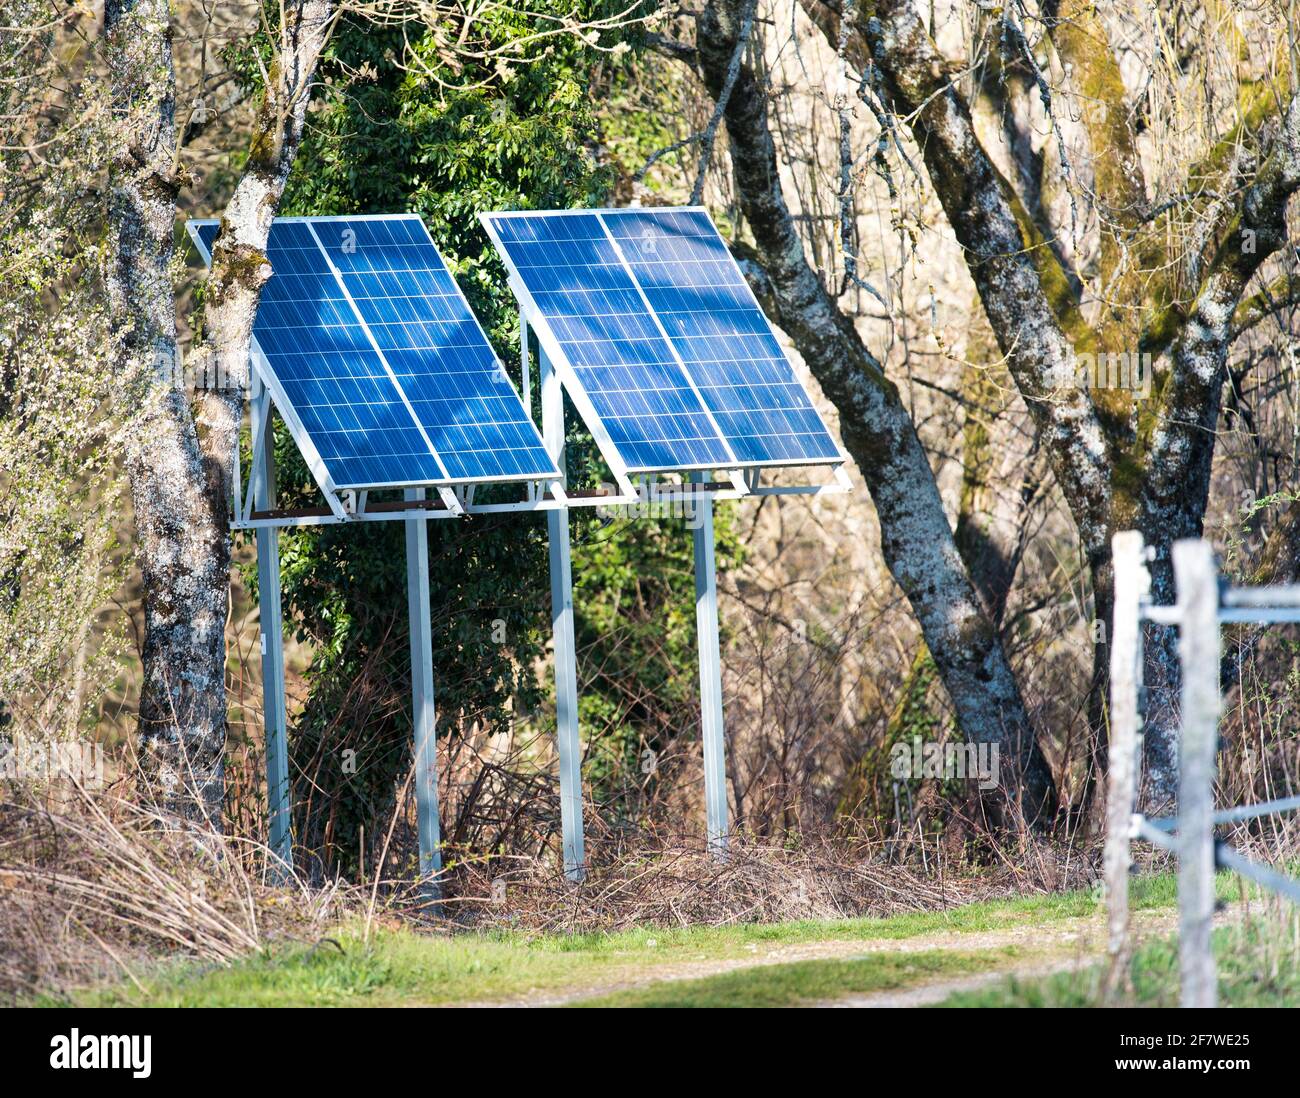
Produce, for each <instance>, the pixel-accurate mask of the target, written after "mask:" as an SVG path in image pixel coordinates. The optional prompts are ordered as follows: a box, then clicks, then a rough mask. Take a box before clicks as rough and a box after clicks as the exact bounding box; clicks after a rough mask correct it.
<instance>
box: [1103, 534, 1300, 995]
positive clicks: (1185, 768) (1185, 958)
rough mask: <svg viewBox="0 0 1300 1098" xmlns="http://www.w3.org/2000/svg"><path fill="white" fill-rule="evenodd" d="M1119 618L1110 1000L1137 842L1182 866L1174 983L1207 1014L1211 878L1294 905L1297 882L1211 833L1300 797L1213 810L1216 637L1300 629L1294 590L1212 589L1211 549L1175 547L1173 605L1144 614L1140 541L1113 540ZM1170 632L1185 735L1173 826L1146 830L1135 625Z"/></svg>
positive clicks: (1285, 807) (1298, 594) (1110, 827)
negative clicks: (1174, 632)
mask: <svg viewBox="0 0 1300 1098" xmlns="http://www.w3.org/2000/svg"><path fill="white" fill-rule="evenodd" d="M1112 547H1113V560H1114V568H1115V616H1114V622H1113V626H1112V636H1111V655H1110V694H1111V706H1110V722H1111V723H1110V760H1109V774H1108V778H1107V799H1106V800H1107V803H1106V848H1105V856H1104V868H1103V873H1104V876H1105V883H1106V897H1107V916H1108V923H1107V926H1108V939H1109V941H1108V945H1109V951H1110V971H1109V973H1108V976H1107V985H1108V987H1111V988H1114V987H1115V986H1117V984H1118V983H1119V981H1120V980H1121V978H1122V976H1123V973H1124V972H1125V971H1126V969H1127V966H1128V960H1129V954H1130V944H1129V917H1128V875H1129V869H1130V866H1131V865H1132V851H1131V849H1130V845H1131V843H1132V841H1133V840H1134V839H1141V840H1143V841H1145V842H1149V843H1153V844H1155V845H1156V846H1159V847H1161V848H1163V849H1165V850H1169V851H1172V852H1173V853H1175V854H1177V855H1178V932H1179V947H1178V949H1179V971H1180V978H1181V985H1182V994H1181V1001H1182V1005H1183V1006H1196V1007H1203V1006H1214V1005H1215V1003H1216V1001H1217V997H1218V986H1217V975H1216V972H1215V965H1214V952H1213V950H1212V948H1211V944H1210V932H1211V929H1212V924H1213V917H1214V898H1215V897H1214V869H1215V867H1216V866H1218V867H1220V868H1224V869H1229V870H1232V871H1233V872H1235V873H1239V874H1241V875H1242V876H1243V877H1247V878H1248V879H1250V880H1252V881H1254V882H1255V883H1256V884H1259V885H1261V886H1262V887H1264V888H1267V889H1269V890H1271V891H1273V892H1276V893H1277V894H1278V895H1280V896H1284V897H1286V898H1287V899H1289V900H1291V901H1292V902H1293V903H1297V904H1300V882H1297V881H1295V880H1293V879H1292V878H1290V877H1287V876H1286V875H1285V874H1282V873H1279V872H1278V871H1277V870H1275V869H1273V868H1272V867H1270V866H1266V865H1261V864H1259V863H1258V862H1254V861H1251V860H1250V859H1249V858H1247V857H1245V856H1244V855H1242V854H1241V853H1239V852H1238V851H1236V850H1234V849H1233V848H1232V847H1231V846H1229V845H1228V844H1227V843H1226V842H1223V841H1216V839H1215V837H1214V827H1215V825H1216V824H1226V823H1237V822H1240V821H1242V820H1249V819H1255V818H1257V817H1259V816H1264V815H1273V814H1277V813H1282V812H1291V811H1295V810H1297V809H1300V796H1295V797H1283V798H1279V799H1277V800H1272V801H1266V802H1262V803H1259V804H1250V805H1239V806H1236V807H1233V808H1227V809H1221V810H1219V811H1217V812H1216V811H1215V810H1214V777H1215V772H1216V769H1217V759H1218V738H1219V716H1220V713H1221V711H1222V698H1221V697H1220V688H1219V667H1220V651H1219V645H1220V633H1219V629H1220V626H1221V625H1222V624H1223V623H1225V622H1256V623H1260V624H1276V623H1282V622H1300V585H1291V586H1286V587H1227V586H1226V585H1224V584H1222V583H1221V581H1220V578H1219V573H1218V568H1217V566H1216V565H1215V561H1214V553H1213V550H1212V549H1211V547H1210V544H1209V542H1207V541H1204V540H1201V539H1195V540H1187V541H1179V542H1176V543H1175V544H1174V547H1173V563H1174V578H1175V581H1176V585H1177V601H1176V602H1175V604H1174V605H1173V606H1154V605H1152V604H1151V578H1150V574H1149V573H1148V571H1147V560H1148V559H1149V557H1148V553H1147V549H1146V547H1145V546H1144V544H1143V541H1142V535H1141V534H1139V533H1137V532H1136V531H1125V532H1123V533H1119V534H1116V535H1115V537H1114V540H1113V542H1112ZM1143 621H1150V622H1156V623H1159V624H1161V625H1176V626H1178V630H1179V638H1178V654H1179V663H1180V665H1181V671H1182V686H1181V695H1180V700H1181V706H1182V735H1181V741H1180V750H1179V783H1178V815H1177V816H1174V817H1171V818H1168V819H1148V818H1147V817H1145V816H1144V815H1143V814H1142V813H1140V812H1137V811H1135V801H1136V797H1137V788H1138V751H1139V747H1140V744H1141V723H1142V712H1141V697H1142V622H1143Z"/></svg>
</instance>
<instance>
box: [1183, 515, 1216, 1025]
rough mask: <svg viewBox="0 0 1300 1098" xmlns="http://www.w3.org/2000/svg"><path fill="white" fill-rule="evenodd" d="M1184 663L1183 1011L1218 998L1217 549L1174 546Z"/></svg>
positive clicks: (1185, 543) (1190, 543)
mask: <svg viewBox="0 0 1300 1098" xmlns="http://www.w3.org/2000/svg"><path fill="white" fill-rule="evenodd" d="M1173 560H1174V579H1175V582H1176V583H1177V587H1178V610H1179V628H1180V632H1181V637H1180V643H1179V645H1178V649H1179V657H1180V661H1181V664H1182V680H1183V681H1182V719H1183V735H1182V744H1181V754H1182V758H1181V765H1180V767H1179V784H1178V817H1179V818H1178V952H1179V968H1180V971H1181V974H1182V1005H1183V1006H1185V1007H1212V1006H1214V1005H1215V1003H1216V1000H1217V998H1218V980H1217V978H1216V976H1215V967H1214V953H1213V951H1212V949H1211V943H1210V932H1211V930H1212V928H1213V922H1214V821H1213V814H1214V772H1215V761H1216V759H1217V756H1218V739H1219V711H1220V706H1221V700H1220V697H1219V581H1218V574H1217V572H1216V569H1215V565H1214V551H1213V550H1212V549H1211V547H1210V543H1209V542H1207V541H1201V540H1199V539H1198V540H1186V541H1178V542H1175V543H1174V546H1173Z"/></svg>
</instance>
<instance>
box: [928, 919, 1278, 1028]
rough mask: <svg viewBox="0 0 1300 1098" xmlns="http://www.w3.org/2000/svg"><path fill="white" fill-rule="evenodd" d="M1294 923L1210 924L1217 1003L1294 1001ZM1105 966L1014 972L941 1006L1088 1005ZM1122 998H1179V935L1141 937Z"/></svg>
mask: <svg viewBox="0 0 1300 1098" xmlns="http://www.w3.org/2000/svg"><path fill="white" fill-rule="evenodd" d="M1294 935H1295V929H1294V924H1288V923H1286V922H1283V921H1279V920H1276V919H1267V918H1266V919H1252V920H1251V921H1250V922H1248V923H1244V924H1242V925H1239V926H1228V927H1221V928H1219V929H1218V930H1216V931H1215V932H1214V955H1215V963H1216V968H1217V970H1218V975H1219V1003H1220V1005H1222V1006H1231V1007H1281V1006H1292V1007H1294V1006H1300V942H1297V940H1296V938H1295V937H1294ZM1104 971H1105V970H1104V967H1103V966H1102V965H1096V966H1094V967H1092V968H1089V969H1087V970H1085V971H1083V972H1072V973H1061V974H1058V975H1055V976H1050V977H1045V978H1043V979H1041V980H1017V979H1015V978H1014V977H1011V978H1009V979H1007V980H1006V981H1005V982H1003V983H1001V984H996V985H994V986H992V987H988V988H982V989H980V990H978V991H970V992H959V993H957V994H955V995H951V996H949V997H948V998H947V999H945V1000H944V1002H943V1004H942V1005H943V1006H947V1007H1091V1006H1100V1005H1102V992H1101V981H1102V976H1103V974H1104ZM1129 974H1130V979H1131V982H1132V983H1131V987H1130V988H1129V989H1127V991H1126V992H1125V994H1124V996H1123V998H1122V1000H1121V1001H1122V1003H1123V1005H1125V1006H1142V1007H1176V1006H1177V1005H1178V984H1179V973H1178V941H1177V939H1176V938H1170V939H1165V940H1162V941H1157V942H1148V943H1147V944H1146V945H1144V946H1142V947H1140V948H1139V949H1138V950H1137V952H1136V953H1135V954H1134V955H1133V960H1132V962H1131V964H1130V968H1129Z"/></svg>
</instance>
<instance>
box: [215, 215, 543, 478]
mask: <svg viewBox="0 0 1300 1098" xmlns="http://www.w3.org/2000/svg"><path fill="white" fill-rule="evenodd" d="M193 231H194V233H195V236H196V239H197V241H198V243H199V244H200V246H201V248H202V250H203V251H204V258H205V259H208V258H209V257H210V255H211V251H212V244H213V241H214V240H215V239H216V234H217V224H216V222H209V221H203V222H195V223H193ZM267 257H268V259H269V260H270V262H271V267H272V269H273V270H274V272H275V273H274V275H273V276H272V278H271V280H270V281H269V282H268V283H267V284H266V286H265V287H264V288H263V290H262V298H261V302H260V304H259V306H258V310H257V319H256V322H255V323H254V326H253V338H254V341H255V353H257V354H259V355H260V358H261V367H262V370H261V372H262V373H263V374H264V375H265V377H264V380H265V381H266V383H267V386H268V387H269V388H270V389H271V392H272V394H273V396H274V398H275V401H276V405H277V406H278V407H279V408H280V411H281V414H282V415H283V416H284V418H285V421H286V423H288V424H289V426H290V429H291V430H292V431H293V433H294V436H295V441H296V442H297V443H298V445H299V447H300V448H301V449H302V450H303V454H304V456H305V457H306V458H307V459H308V461H309V463H313V464H314V461H315V459H317V458H318V459H319V464H320V466H321V467H322V468H321V469H320V470H314V471H316V472H317V475H318V476H321V473H322V472H323V474H324V476H323V478H322V479H323V480H324V481H325V482H326V483H325V484H324V486H325V487H327V488H334V489H342V488H376V487H384V486H390V485H416V484H449V483H453V482H475V481H477V482H485V481H502V480H518V479H536V478H544V477H549V476H557V475H558V471H557V470H556V468H555V464H554V462H552V461H551V459H550V456H549V455H548V454H547V453H546V450H545V447H544V446H543V444H542V440H541V436H540V435H539V434H538V432H537V428H536V427H535V426H534V425H533V423H532V420H531V419H530V418H529V417H528V414H527V412H526V411H525V410H524V407H523V404H522V403H521V402H520V400H519V397H518V395H517V394H516V393H515V390H514V387H513V386H512V385H511V383H510V380H509V378H508V377H507V376H506V373H505V370H504V368H503V367H502V366H501V364H500V363H499V362H498V361H497V359H496V356H495V354H494V353H493V351H492V348H491V346H490V345H489V344H488V342H487V338H486V336H484V334H483V330H482V328H481V327H480V326H479V324H478V321H477V320H475V319H474V315H473V313H471V311H470V308H469V305H468V303H467V302H466V301H465V299H464V297H463V296H461V293H460V291H459V290H458V289H457V287H456V284H455V282H454V281H453V280H452V277H451V275H450V273H449V272H448V271H447V267H446V265H445V264H444V262H443V260H442V257H441V256H440V255H439V254H438V250H437V249H436V248H435V247H434V245H433V241H432V240H431V239H430V238H429V234H428V232H427V231H426V230H425V228H424V224H423V223H422V222H421V221H420V219H419V218H418V217H415V216H413V215H399V216H392V217H340V218H332V217H324V218H277V219H276V220H275V222H274V224H273V225H272V228H271V233H270V240H269V243H268V246H267Z"/></svg>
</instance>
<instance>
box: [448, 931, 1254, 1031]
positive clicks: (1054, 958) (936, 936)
mask: <svg viewBox="0 0 1300 1098" xmlns="http://www.w3.org/2000/svg"><path fill="white" fill-rule="evenodd" d="M1233 917H1235V914H1234V913H1233V912H1232V911H1229V912H1228V913H1226V914H1225V915H1221V916H1219V918H1218V919H1216V922H1218V921H1220V920H1221V919H1229V918H1233ZM1177 923H1178V915H1177V912H1176V911H1174V910H1172V909H1170V910H1160V911H1138V912H1134V914H1133V932H1134V937H1135V939H1137V940H1142V939H1146V938H1151V937H1157V936H1162V935H1167V934H1169V933H1172V932H1173V930H1174V929H1175V928H1176V927H1177ZM1105 945H1106V923H1105V916H1104V914H1097V915H1092V916H1089V917H1088V918H1083V919H1061V920H1057V921H1054V922H1050V923H1045V924H1044V923H1029V924H1026V925H1024V926H1014V927H1002V928H999V929H997V930H986V931H940V932H933V933H929V934H918V935H915V936H913V937H909V938H878V939H877V938H869V939H855V940H849V941H823V942H805V943H802V944H799V945H788V946H773V947H770V948H764V947H761V946H758V945H751V946H750V949H749V954H748V955H747V956H743V957H735V958H729V959H727V960H722V961H717V960H712V961H685V962H675V963H668V964H659V965H655V964H648V965H644V966H642V967H641V968H635V967H632V968H629V969H623V970H621V971H619V972H617V973H611V975H610V978H609V979H608V980H602V981H598V982H595V983H592V984H588V985H586V986H583V987H581V988H571V989H567V990H564V991H560V992H545V993H539V994H535V995H526V996H520V997H517V998H514V999H508V1000H503V1001H496V1002H491V1003H472V1004H461V1005H469V1006H530V1007H551V1006H564V1005H567V1004H569V1003H575V1002H580V1001H582V1000H584V999H594V998H600V997H602V996H605V995H610V994H612V993H614V992H618V991H627V990H631V989H634V988H644V987H650V986H655V985H659V984H664V983H674V982H677V981H680V980H697V979H701V978H703V977H707V976H716V975H719V974H721V973H725V972H735V971H737V970H741V969H750V968H757V967H762V966H768V965H784V964H792V963H795V962H798V961H821V960H851V959H854V958H858V957H866V956H869V955H871V954H875V953H894V954H908V953H924V952H929V951H934V950H939V951H948V952H955V953H979V952H982V951H986V950H987V951H997V950H1002V949H1005V948H1006V947H1008V946H1016V947H1019V948H1020V949H1021V950H1022V951H1023V953H1022V955H1021V956H1019V957H1017V958H1016V959H1015V960H1014V961H1013V960H1010V959H1008V958H1006V957H1005V956H999V955H996V954H994V955H992V956H990V958H989V971H988V972H986V973H980V974H978V975H974V976H964V977H960V978H954V979H941V980H936V981H931V982H925V983H919V984H917V985H914V986H912V987H909V988H902V989H896V990H891V991H882V992H878V993H873V994H870V995H858V996H851V997H849V998H846V999H840V1000H834V1001H832V1002H828V1003H825V1004H821V1005H825V1006H836V1007H869V1006H872V1007H874V1006H882V1007H890V1006H897V1007H912V1006H925V1005H928V1004H930V1003H936V1002H941V1001H942V1000H943V999H946V998H947V997H948V996H949V995H951V994H953V993H954V992H957V991H966V990H971V989H978V988H980V987H984V986H987V985H988V984H990V983H993V982H996V981H998V980H1001V979H1004V978H1006V977H1008V976H1016V977H1019V978H1031V977H1037V976H1045V975H1050V974H1052V973H1054V972H1060V971H1063V970H1068V969H1071V968H1075V967H1083V966H1086V965H1088V964H1092V963H1095V962H1096V960H1097V958H1098V956H1100V954H1101V953H1102V952H1103V951H1104V950H1105Z"/></svg>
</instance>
